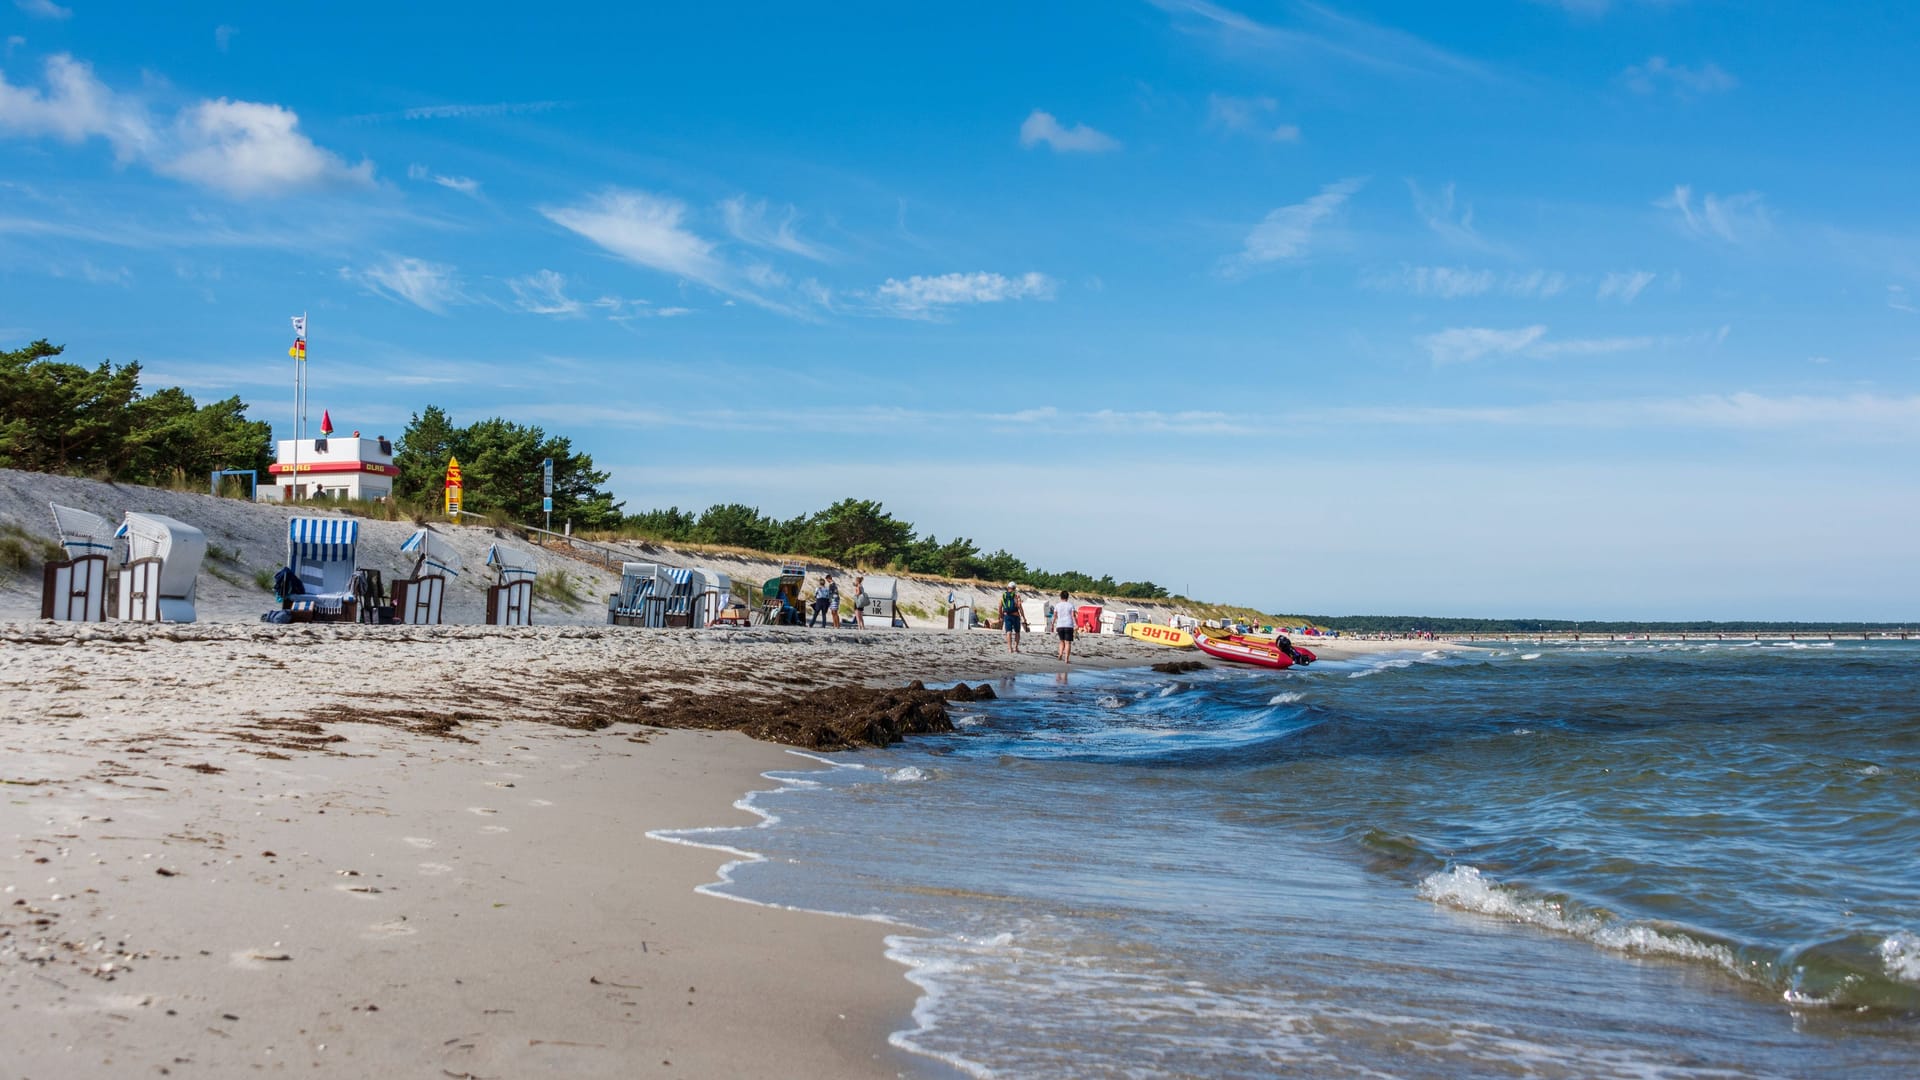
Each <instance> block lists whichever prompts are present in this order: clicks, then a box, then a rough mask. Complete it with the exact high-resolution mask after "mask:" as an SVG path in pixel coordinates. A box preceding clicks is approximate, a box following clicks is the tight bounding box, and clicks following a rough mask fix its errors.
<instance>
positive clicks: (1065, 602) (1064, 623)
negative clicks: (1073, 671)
mask: <svg viewBox="0 0 1920 1080" xmlns="http://www.w3.org/2000/svg"><path fill="white" fill-rule="evenodd" d="M1077 607H1079V605H1078V604H1075V603H1074V602H1073V601H1072V600H1070V599H1068V598H1067V590H1065V589H1061V590H1060V602H1059V603H1057V604H1055V605H1053V630H1054V633H1056V634H1058V635H1059V636H1060V662H1061V663H1063V664H1071V663H1073V613H1074V609H1075V608H1077Z"/></svg>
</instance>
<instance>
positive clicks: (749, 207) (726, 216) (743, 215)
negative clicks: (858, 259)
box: [720, 195, 832, 262]
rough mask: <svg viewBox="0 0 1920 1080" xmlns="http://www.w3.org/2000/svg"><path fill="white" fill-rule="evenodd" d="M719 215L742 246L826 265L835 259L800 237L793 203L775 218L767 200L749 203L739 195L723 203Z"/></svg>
mask: <svg viewBox="0 0 1920 1080" xmlns="http://www.w3.org/2000/svg"><path fill="white" fill-rule="evenodd" d="M720 214H721V217H722V219H723V220H724V221H725V222H726V226H727V231H728V232H729V233H732V234H733V238H734V239H735V240H738V241H740V242H741V243H743V244H750V245H752V246H754V247H758V248H768V249H771V250H774V251H784V252H786V253H787V254H789V255H798V256H800V257H801V258H803V259H812V260H814V261H815V262H826V261H829V260H830V259H831V257H832V252H830V251H828V250H827V249H826V248H824V247H822V246H820V245H819V244H816V243H814V242H812V241H810V240H806V239H803V238H802V237H801V236H800V234H799V231H798V228H797V226H798V225H799V223H800V210H799V208H798V207H795V206H793V205H792V204H788V206H787V207H786V209H785V210H784V211H780V212H778V214H777V215H775V214H774V213H772V212H770V211H769V210H768V209H767V201H766V200H765V199H759V200H755V201H749V200H748V199H747V197H746V196H744V195H736V196H734V197H733V198H731V199H723V200H721V202H720ZM776 216H777V220H776V219H775V218H776Z"/></svg>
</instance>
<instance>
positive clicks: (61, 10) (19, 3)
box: [13, 0, 73, 20]
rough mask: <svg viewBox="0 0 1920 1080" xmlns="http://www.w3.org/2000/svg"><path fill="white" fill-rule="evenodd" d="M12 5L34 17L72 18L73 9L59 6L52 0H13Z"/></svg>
mask: <svg viewBox="0 0 1920 1080" xmlns="http://www.w3.org/2000/svg"><path fill="white" fill-rule="evenodd" d="M13 6H14V7H17V8H19V9H20V10H21V11H23V12H25V13H27V14H28V15H31V16H33V17H34V18H36V19H54V20H63V19H71V18H73V9H72V8H65V7H61V6H60V5H59V4H56V3H54V2H53V0H13Z"/></svg>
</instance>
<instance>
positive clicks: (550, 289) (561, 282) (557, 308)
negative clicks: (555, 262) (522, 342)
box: [507, 270, 586, 318]
mask: <svg viewBox="0 0 1920 1080" xmlns="http://www.w3.org/2000/svg"><path fill="white" fill-rule="evenodd" d="M507 287H508V288H510V289H512V290H513V299H514V303H516V304H518V305H519V306H520V310H522V311H530V312H532V313H533V314H535V315H555V316H560V317H563V318H574V317H576V316H578V315H580V314H581V313H582V312H583V311H585V310H586V305H585V304H582V303H581V302H580V301H578V300H575V299H573V298H572V297H570V296H568V295H567V293H566V288H567V279H566V277H565V275H562V274H560V273H558V272H556V271H553V270H537V271H535V272H533V273H531V274H528V275H527V276H526V277H517V278H508V279H507Z"/></svg>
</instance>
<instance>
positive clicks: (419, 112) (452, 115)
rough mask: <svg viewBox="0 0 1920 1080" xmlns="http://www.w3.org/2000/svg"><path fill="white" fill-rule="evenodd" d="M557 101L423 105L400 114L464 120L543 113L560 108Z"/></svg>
mask: <svg viewBox="0 0 1920 1080" xmlns="http://www.w3.org/2000/svg"><path fill="white" fill-rule="evenodd" d="M559 106H560V103H559V102H557V101H500V102H495V103H493V104H491V105H423V106H420V107H417V108H412V109H403V110H401V112H400V115H401V116H402V117H404V118H406V119H408V120H464V119H467V118H470V117H475V116H518V115H521V114H524V113H543V112H546V111H548V110H549V109H556V108H559Z"/></svg>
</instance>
